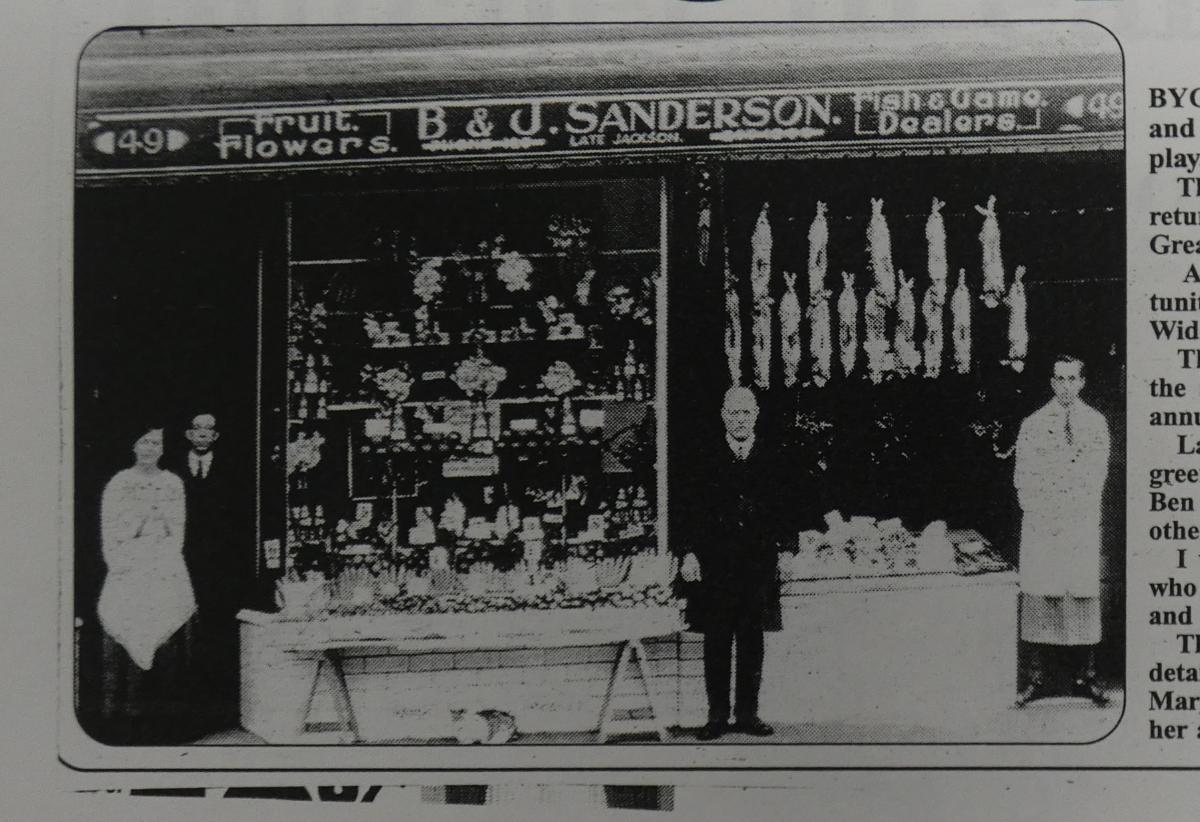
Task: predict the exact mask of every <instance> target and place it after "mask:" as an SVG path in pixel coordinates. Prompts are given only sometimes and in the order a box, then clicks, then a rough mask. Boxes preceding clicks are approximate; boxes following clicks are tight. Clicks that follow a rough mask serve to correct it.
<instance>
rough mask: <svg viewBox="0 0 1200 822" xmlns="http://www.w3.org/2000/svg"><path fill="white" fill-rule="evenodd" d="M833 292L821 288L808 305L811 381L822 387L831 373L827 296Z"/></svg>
mask: <svg viewBox="0 0 1200 822" xmlns="http://www.w3.org/2000/svg"><path fill="white" fill-rule="evenodd" d="M832 296H833V292H832V291H830V290H829V289H822V290H821V291H819V292H818V293H817V294H814V295H813V297H812V299H811V300H810V302H809V305H808V329H809V334H811V335H812V336H811V339H812V342H811V343H810V345H809V352H810V354H811V356H812V381H813V384H814V385H816V386H817V387H818V388H821V387H823V386H824V385H825V384H826V383H827V382H829V378H830V377H831V376H832V374H833V333H832V331H831V329H830V316H829V298H830V297H832Z"/></svg>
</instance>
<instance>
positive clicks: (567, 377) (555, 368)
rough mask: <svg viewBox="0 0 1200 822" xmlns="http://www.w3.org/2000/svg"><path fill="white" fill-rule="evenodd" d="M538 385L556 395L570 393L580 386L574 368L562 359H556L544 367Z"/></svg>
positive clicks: (560, 395)
mask: <svg viewBox="0 0 1200 822" xmlns="http://www.w3.org/2000/svg"><path fill="white" fill-rule="evenodd" d="M540 385H541V386H542V388H545V389H546V390H547V391H549V392H550V393H551V394H553V395H554V396H556V397H562V396H565V395H566V394H569V393H571V392H572V391H574V390H575V389H576V388H578V387H579V386H580V382H579V379H578V377H576V376H575V369H573V368H572V367H571V366H570V364H569V363H567V362H564V361H563V360H557V361H555V362H554V363H553V364H551V366H550V367H549V368H548V369H546V373H545V374H543V375H542V380H541V383H540Z"/></svg>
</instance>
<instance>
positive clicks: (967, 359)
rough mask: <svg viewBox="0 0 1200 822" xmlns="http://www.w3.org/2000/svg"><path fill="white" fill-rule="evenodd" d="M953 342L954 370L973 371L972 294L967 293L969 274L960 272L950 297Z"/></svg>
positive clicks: (960, 270) (962, 372) (959, 371)
mask: <svg viewBox="0 0 1200 822" xmlns="http://www.w3.org/2000/svg"><path fill="white" fill-rule="evenodd" d="M950 325H951V341H952V343H953V345H954V370H955V371H957V372H958V373H959V374H966V373H968V372H969V371H970V370H971V293H970V292H969V291H967V272H966V271H965V270H963V269H961V268H960V269H959V270H958V285H957V286H955V288H954V294H953V295H951V297H950Z"/></svg>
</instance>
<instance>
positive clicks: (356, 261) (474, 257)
mask: <svg viewBox="0 0 1200 822" xmlns="http://www.w3.org/2000/svg"><path fill="white" fill-rule="evenodd" d="M595 253H596V254H598V255H600V256H601V257H650V256H653V257H657V256H659V255H660V254H662V249H659V248H614V249H600V250H598V251H596V252H595ZM521 256H522V257H526V258H528V259H531V260H553V259H559V260H566V259H567V255H566V254H563V253H562V252H557V251H533V252H528V253H524V252H523V253H522V254H521ZM437 257H441V258H443V259H452V260H456V261H457V260H462V261H464V262H491V261H493V260H494V259H495V257H493V256H491V255H483V254H464V255H459V256H455V255H453V254H443V255H427V256H417V257H416V258H415V259H416V261H417V262H426V261H428V260H433V259H436V258H437ZM288 264H289V265H293V266H299V267H305V266H332V265H349V266H360V265H368V264H372V265H388V264H389V263H387V262H384V261H381V260H379V259H378V258H375V257H344V258H340V259H311V260H291V261H289V263H288Z"/></svg>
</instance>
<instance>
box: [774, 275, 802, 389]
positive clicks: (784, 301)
mask: <svg viewBox="0 0 1200 822" xmlns="http://www.w3.org/2000/svg"><path fill="white" fill-rule="evenodd" d="M783 282H784V292H783V297H782V298H781V299H780V300H779V338H780V342H779V355H780V357H781V358H782V359H783V384H784V385H786V386H789V387H790V386H793V385H795V384H796V379H797V378H798V377H799V375H800V357H801V354H802V343H801V339H800V300H799V298H798V297H797V296H796V275H795V274H794V273H792V272H790V271H785V272H783Z"/></svg>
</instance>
